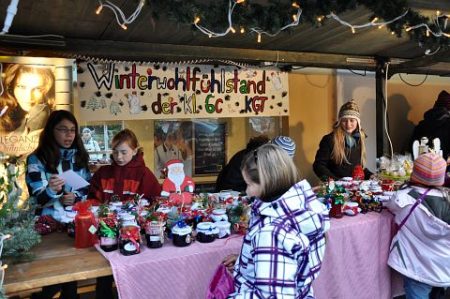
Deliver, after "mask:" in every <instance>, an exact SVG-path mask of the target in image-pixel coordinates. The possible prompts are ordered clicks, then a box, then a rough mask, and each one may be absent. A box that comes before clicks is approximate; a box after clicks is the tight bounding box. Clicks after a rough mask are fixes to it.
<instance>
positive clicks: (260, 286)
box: [229, 180, 330, 298]
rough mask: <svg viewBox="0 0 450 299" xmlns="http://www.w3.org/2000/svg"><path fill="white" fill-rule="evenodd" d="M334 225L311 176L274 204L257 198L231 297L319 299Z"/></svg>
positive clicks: (236, 268)
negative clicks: (317, 288)
mask: <svg viewBox="0 0 450 299" xmlns="http://www.w3.org/2000/svg"><path fill="white" fill-rule="evenodd" d="M329 226H330V222H329V218H328V211H327V210H326V208H325V206H324V205H323V204H322V203H321V202H319V201H318V200H317V198H316V196H315V194H314V192H313V191H312V190H311V186H310V185H309V183H308V182H307V181H306V180H303V181H301V182H299V183H297V184H295V185H294V186H293V187H291V188H290V189H289V190H288V191H287V192H286V193H285V194H283V195H282V196H281V197H280V198H278V199H276V200H274V201H272V202H263V201H261V200H259V199H256V201H255V202H254V204H253V207H252V215H251V219H250V226H249V229H248V232H247V234H246V235H245V237H244V242H243V245H242V249H241V253H240V255H239V257H238V259H237V263H236V265H235V268H234V280H235V288H236V292H235V293H233V294H231V295H230V297H229V298H314V297H313V291H312V287H311V283H312V282H313V280H314V279H315V278H316V277H317V276H318V274H319V270H320V268H321V265H322V259H323V256H324V253H325V232H326V231H327V230H328V229H329Z"/></svg>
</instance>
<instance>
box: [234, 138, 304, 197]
mask: <svg viewBox="0 0 450 299" xmlns="http://www.w3.org/2000/svg"><path fill="white" fill-rule="evenodd" d="M241 170H242V171H245V173H246V174H247V175H248V177H249V179H250V180H252V182H255V183H257V184H259V185H260V186H261V198H263V199H264V198H266V199H269V198H272V197H274V196H279V195H282V194H283V193H285V192H286V191H287V190H289V189H290V188H291V187H292V186H293V185H294V184H295V183H297V182H298V181H299V174H298V171H297V168H296V167H295V164H294V162H293V160H292V158H291V157H289V155H288V154H287V153H286V151H285V150H283V149H281V148H280V147H279V146H276V145H273V144H265V145H262V146H260V147H259V148H258V149H256V150H254V151H251V152H249V153H248V154H247V156H246V157H245V158H244V160H243V162H242V166H241Z"/></svg>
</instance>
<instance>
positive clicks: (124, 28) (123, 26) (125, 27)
mask: <svg viewBox="0 0 450 299" xmlns="http://www.w3.org/2000/svg"><path fill="white" fill-rule="evenodd" d="M120 27H122V29H123V30H127V29H128V27H127V25H125V23H123V24H121V25H120Z"/></svg>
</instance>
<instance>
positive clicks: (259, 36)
mask: <svg viewBox="0 0 450 299" xmlns="http://www.w3.org/2000/svg"><path fill="white" fill-rule="evenodd" d="M257 42H258V43H260V42H261V33H258V39H257Z"/></svg>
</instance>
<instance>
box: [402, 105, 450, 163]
mask: <svg viewBox="0 0 450 299" xmlns="http://www.w3.org/2000/svg"><path fill="white" fill-rule="evenodd" d="M422 137H427V138H428V140H429V142H428V145H431V146H432V145H433V139H434V138H439V139H440V140H441V149H442V152H443V156H444V159H447V157H448V155H449V154H450V112H449V111H448V110H447V109H446V108H444V107H436V108H432V109H430V110H428V111H427V112H425V114H424V115H423V120H421V121H420V122H419V124H418V125H417V126H416V127H415V129H414V132H413V135H412V138H411V141H410V151H412V143H413V142H414V141H415V140H419V142H420V139H421V138H422Z"/></svg>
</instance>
